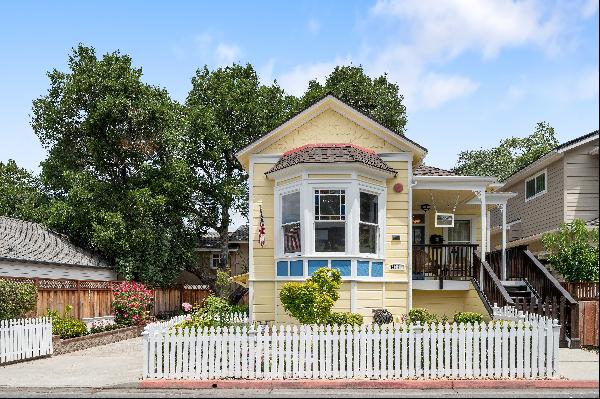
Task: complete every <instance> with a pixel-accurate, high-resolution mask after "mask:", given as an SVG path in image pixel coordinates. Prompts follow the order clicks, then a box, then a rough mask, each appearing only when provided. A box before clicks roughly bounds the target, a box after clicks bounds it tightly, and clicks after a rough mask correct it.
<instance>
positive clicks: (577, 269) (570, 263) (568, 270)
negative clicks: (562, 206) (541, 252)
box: [542, 219, 598, 282]
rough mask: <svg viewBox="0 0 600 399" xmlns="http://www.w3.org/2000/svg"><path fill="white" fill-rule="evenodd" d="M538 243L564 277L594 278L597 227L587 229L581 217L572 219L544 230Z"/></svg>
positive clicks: (570, 278) (596, 272)
mask: <svg viewBox="0 0 600 399" xmlns="http://www.w3.org/2000/svg"><path fill="white" fill-rule="evenodd" d="M542 244H543V245H544V248H545V249H546V250H547V251H548V252H549V253H550V255H549V256H548V260H549V261H550V264H551V265H552V267H553V268H554V269H555V270H556V271H557V272H559V273H560V274H562V275H563V276H564V277H565V279H566V280H567V281H572V282H578V281H598V228H595V229H592V230H588V229H587V227H586V225H585V223H584V221H583V220H581V219H575V220H574V221H573V222H572V223H562V224H561V225H560V228H559V230H558V231H557V232H555V233H547V234H544V235H543V236H542Z"/></svg>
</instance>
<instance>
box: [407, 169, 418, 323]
mask: <svg viewBox="0 0 600 399" xmlns="http://www.w3.org/2000/svg"><path fill="white" fill-rule="evenodd" d="M408 178H409V183H408V301H407V302H408V303H407V307H408V309H407V310H406V313H407V314H408V312H410V311H411V309H412V297H413V295H412V286H413V282H412V266H413V265H412V233H413V232H412V193H413V191H412V188H413V186H415V185H416V184H417V183H416V182H415V181H413V173H412V160H409V161H408Z"/></svg>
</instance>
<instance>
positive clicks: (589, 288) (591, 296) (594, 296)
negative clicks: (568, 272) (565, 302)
mask: <svg viewBox="0 0 600 399" xmlns="http://www.w3.org/2000/svg"><path fill="white" fill-rule="evenodd" d="M561 285H562V286H563V287H565V289H566V290H567V291H569V293H570V294H571V296H572V297H573V298H574V299H575V300H577V301H597V300H598V299H599V296H600V293H599V291H598V283H597V282H593V281H586V282H581V283H569V282H562V283H561Z"/></svg>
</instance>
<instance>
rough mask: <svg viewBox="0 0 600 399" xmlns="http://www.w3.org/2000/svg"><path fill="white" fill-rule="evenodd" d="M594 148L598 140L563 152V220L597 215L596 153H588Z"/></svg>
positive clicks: (585, 219)
mask: <svg viewBox="0 0 600 399" xmlns="http://www.w3.org/2000/svg"><path fill="white" fill-rule="evenodd" d="M594 148H598V140H595V141H593V142H590V143H587V144H585V145H582V146H579V147H577V148H574V149H572V150H570V151H567V153H566V154H565V157H564V170H565V185H566V187H565V189H566V198H565V222H572V221H573V220H574V219H577V218H578V219H583V220H584V221H588V220H591V219H594V218H597V217H598V198H599V195H598V155H590V154H589V153H590V151H591V150H593V149H594Z"/></svg>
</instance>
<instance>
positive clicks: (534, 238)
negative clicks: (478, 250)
mask: <svg viewBox="0 0 600 399" xmlns="http://www.w3.org/2000/svg"><path fill="white" fill-rule="evenodd" d="M499 191H508V192H513V193H517V195H516V196H515V197H514V198H511V199H509V200H508V204H507V215H506V218H507V222H508V223H507V229H508V230H507V242H508V244H507V247H509V248H510V247H514V246H519V245H527V246H528V247H529V249H530V251H532V252H534V253H539V252H541V251H542V250H543V247H542V245H541V241H540V240H541V237H542V235H543V234H544V233H547V232H551V231H555V230H556V229H557V228H558V226H559V225H560V223H561V222H566V223H569V222H572V221H573V220H574V219H582V220H583V221H585V222H586V223H587V224H588V226H590V227H594V226H595V227H597V226H598V131H597V130H596V131H595V132H592V133H589V134H586V135H584V136H581V137H578V138H576V139H573V140H571V141H568V142H566V143H564V144H561V145H559V146H558V147H556V148H555V149H553V150H552V151H550V152H549V153H547V154H546V155H544V156H543V157H541V158H539V159H538V160H536V161H535V162H533V163H531V164H529V165H528V166H526V167H524V168H523V169H521V170H519V171H518V172H516V173H514V174H513V175H512V176H510V177H509V178H508V179H506V180H505V181H504V183H503V186H502V188H501V189H500V190H499ZM501 225H502V214H501V212H500V210H494V211H492V212H491V223H490V226H491V231H490V242H491V246H492V248H499V247H500V245H501V239H502V237H501V236H502V228H501Z"/></svg>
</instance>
